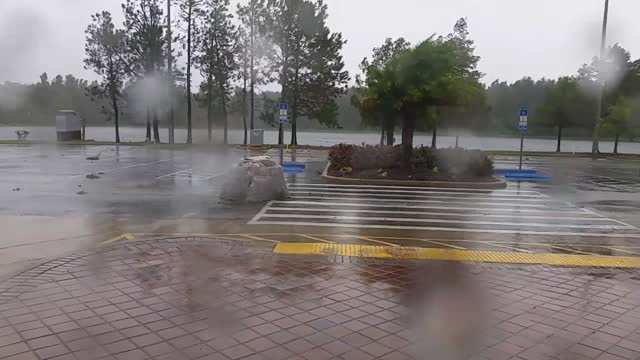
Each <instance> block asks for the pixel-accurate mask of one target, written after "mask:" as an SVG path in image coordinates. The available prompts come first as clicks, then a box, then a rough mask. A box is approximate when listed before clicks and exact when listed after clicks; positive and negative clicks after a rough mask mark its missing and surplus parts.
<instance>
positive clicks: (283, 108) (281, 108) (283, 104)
mask: <svg viewBox="0 0 640 360" xmlns="http://www.w3.org/2000/svg"><path fill="white" fill-rule="evenodd" d="M280 110H289V104H287V103H281V104H280Z"/></svg>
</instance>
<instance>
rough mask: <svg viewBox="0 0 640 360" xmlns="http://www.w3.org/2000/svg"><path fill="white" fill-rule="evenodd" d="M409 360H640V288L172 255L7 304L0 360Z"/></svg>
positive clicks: (459, 266) (78, 264) (567, 271)
mask: <svg viewBox="0 0 640 360" xmlns="http://www.w3.org/2000/svg"><path fill="white" fill-rule="evenodd" d="M425 353H426V354H428V356H426V355H425ZM469 354H472V355H470V356H468V355H469ZM413 358H416V359H426V358H429V359H462V358H471V359H525V360H537V359H557V360H561V359H637V358H640V274H639V273H638V272H637V271H635V270H634V271H630V270H624V271H623V270H612V269H588V268H581V269H572V268H550V267H541V266H507V265H491V264H474V263H468V264H463V263H454V262H435V261H429V262H426V261H425V262H419V261H396V260H375V259H352V258H336V257H331V256H325V257H319V256H318V257H309V256H298V257H293V256H277V255H273V254H271V252H270V249H269V248H265V247H262V248H261V247H257V248H256V247H249V246H248V245H243V243H239V242H225V241H216V240H210V239H167V240H150V241H144V242H135V243H124V244H118V245H113V246H111V247H106V248H102V249H99V250H97V251H96V252H93V253H86V254H79V255H76V256H70V257H66V258H62V259H58V260H55V261H52V262H49V263H47V264H44V265H42V266H39V267H37V268H35V269H32V270H30V271H28V272H25V273H23V274H21V275H19V276H17V277H15V278H13V279H11V280H10V281H8V282H6V283H4V284H2V286H1V288H0V359H58V360H62V359H121V360H123V359H267V360H269V359H273V360H275V359H307V360H315V359H345V360H347V359H349V360H353V359H413Z"/></svg>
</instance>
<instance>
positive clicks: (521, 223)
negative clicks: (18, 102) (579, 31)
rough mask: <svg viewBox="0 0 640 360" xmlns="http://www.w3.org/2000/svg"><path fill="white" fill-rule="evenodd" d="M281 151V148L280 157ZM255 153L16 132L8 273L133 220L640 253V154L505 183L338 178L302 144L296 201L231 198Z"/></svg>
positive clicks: (395, 240) (408, 242)
mask: <svg viewBox="0 0 640 360" xmlns="http://www.w3.org/2000/svg"><path fill="white" fill-rule="evenodd" d="M278 153H279V152H278V151H277V150H271V151H269V152H268V154H269V155H272V156H274V157H275V158H276V159H277V158H278ZM246 154H247V152H246V151H245V150H242V149H224V150H222V149H220V148H205V147H198V148H193V149H188V150H168V149H158V148H151V147H129V146H121V147H113V146H108V147H107V146H104V147H103V146H90V147H84V146H3V147H2V157H1V159H2V160H1V161H0V192H1V193H2V202H1V203H0V225H1V226H2V229H3V233H2V237H1V239H2V240H1V241H0V273H2V274H9V273H11V272H15V271H18V270H21V269H24V268H25V267H26V266H28V265H29V264H32V263H37V262H41V261H42V260H44V259H48V258H52V257H56V256H60V255H61V254H64V253H67V252H72V251H75V250H77V249H78V248H82V247H90V246H95V245H97V244H100V243H102V242H104V241H106V240H109V239H110V238H113V237H117V236H119V235H121V234H123V233H137V234H148V235H149V236H153V235H154V234H246V235H250V236H254V237H256V238H259V239H266V240H272V241H305V242H315V241H325V242H326V241H335V242H350V243H364V244H372V243H377V244H380V243H386V244H391V245H404V246H426V247H442V248H454V249H456V248H459V249H486V250H495V251H523V252H563V253H597V254H611V255H640V243H639V241H640V235H637V234H640V230H638V229H637V228H636V226H640V217H639V214H640V191H638V190H640V162H638V161H631V160H591V159H559V158H531V159H526V160H525V165H526V166H527V167H529V168H536V169H539V170H543V171H545V172H548V173H550V174H552V175H553V180H552V181H550V182H544V183H539V182H536V183H529V182H521V183H510V184H509V186H508V188H507V189H505V190H498V191H478V190H448V189H419V190H416V189H407V188H394V187H371V186H365V187H359V186H342V187H341V186H331V185H329V184H327V183H326V182H325V181H324V180H323V179H322V177H321V176H320V173H321V171H322V170H323V168H324V165H325V160H324V159H325V158H326V152H324V151H317V150H316V151H314V150H300V151H298V152H297V153H296V154H295V159H293V160H295V161H297V162H304V163H305V164H306V165H307V168H306V170H305V171H304V172H303V173H299V174H288V175H287V180H288V182H289V184H290V199H288V200H287V201H284V202H277V203H268V204H248V205H246V204H245V205H239V204H225V203H222V202H220V201H219V199H218V195H219V192H220V187H221V184H222V180H223V174H224V172H225V171H226V170H228V169H229V168H231V167H232V166H233V165H234V164H235V163H237V162H238V161H239V160H240V159H241V158H242V157H243V156H245V155H246ZM254 154H256V155H258V154H263V153H257V152H254ZM97 155H99V160H87V158H93V157H95V156H97ZM291 156H292V155H291V154H286V155H285V157H291ZM288 160H292V159H288ZM496 167H497V168H513V167H517V159H515V158H506V157H498V158H497V159H496ZM87 176H89V177H87Z"/></svg>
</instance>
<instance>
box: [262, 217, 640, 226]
mask: <svg viewBox="0 0 640 360" xmlns="http://www.w3.org/2000/svg"><path fill="white" fill-rule="evenodd" d="M262 217H265V218H285V219H289V218H291V217H292V215H291V214H264V215H262ZM294 217H295V218H298V219H327V220H359V221H389V222H415V223H442V224H470V225H500V226H525V227H551V228H572V229H598V230H630V229H632V228H629V227H628V226H618V225H574V224H556V223H521V222H499V221H467V220H450V219H425V218H402V217H400V218H399V217H373V216H372V217H368V216H337V215H300V214H298V215H295V216H294Z"/></svg>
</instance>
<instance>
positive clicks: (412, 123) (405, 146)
mask: <svg viewBox="0 0 640 360" xmlns="http://www.w3.org/2000/svg"><path fill="white" fill-rule="evenodd" d="M415 127H416V119H415V117H414V116H413V115H412V114H405V115H404V116H403V121H402V162H403V165H404V167H405V168H407V169H408V168H410V167H411V156H412V155H413V132H414V130H415Z"/></svg>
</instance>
